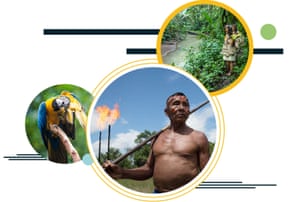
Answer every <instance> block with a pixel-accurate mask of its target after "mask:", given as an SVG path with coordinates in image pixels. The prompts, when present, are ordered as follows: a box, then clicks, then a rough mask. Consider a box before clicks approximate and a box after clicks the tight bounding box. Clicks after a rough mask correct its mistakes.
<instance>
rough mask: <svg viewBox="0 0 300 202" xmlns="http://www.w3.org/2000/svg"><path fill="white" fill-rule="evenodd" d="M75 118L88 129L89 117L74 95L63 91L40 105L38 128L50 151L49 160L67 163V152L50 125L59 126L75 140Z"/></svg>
mask: <svg viewBox="0 0 300 202" xmlns="http://www.w3.org/2000/svg"><path fill="white" fill-rule="evenodd" d="M75 117H76V118H77V119H78V121H79V123H80V125H81V126H82V127H83V128H84V130H85V129H86V121H87V117H86V114H85V111H84V108H83V106H82V105H81V103H80V102H79V100H78V98H76V96H75V95H74V94H73V93H70V92H68V91H62V92H61V94H60V95H58V96H55V97H51V98H49V99H47V100H46V101H44V102H42V103H41V104H40V105H39V109H38V118H37V120H38V128H39V130H40V133H41V136H42V140H43V143H44V145H45V147H46V148H47V151H48V159H49V160H51V161H54V162H57V163H67V152H66V149H65V147H64V145H63V144H62V142H61V141H60V139H59V137H57V136H56V135H54V134H53V133H52V131H51V130H50V125H57V126H59V127H60V128H61V129H62V130H63V131H64V132H65V133H66V135H67V136H68V137H69V138H71V139H73V140H74V139H75Z"/></svg>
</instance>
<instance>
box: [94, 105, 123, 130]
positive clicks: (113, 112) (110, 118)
mask: <svg viewBox="0 0 300 202" xmlns="http://www.w3.org/2000/svg"><path fill="white" fill-rule="evenodd" d="M96 111H97V112H98V113H99V119H98V125H99V127H100V129H101V130H103V129H104V128H105V127H106V126H107V124H109V125H113V124H114V123H115V122H116V120H117V119H118V118H119V117H120V111H119V105H118V104H115V106H114V108H113V109H109V107H108V106H106V105H104V106H99V107H97V108H96Z"/></svg>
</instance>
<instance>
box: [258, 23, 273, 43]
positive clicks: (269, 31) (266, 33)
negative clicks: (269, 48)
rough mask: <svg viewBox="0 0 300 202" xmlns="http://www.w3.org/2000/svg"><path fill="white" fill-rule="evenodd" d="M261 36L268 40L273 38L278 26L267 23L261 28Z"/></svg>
mask: <svg viewBox="0 0 300 202" xmlns="http://www.w3.org/2000/svg"><path fill="white" fill-rule="evenodd" d="M260 34H261V36H262V37H263V38H264V39H266V40H271V39H273V38H274V37H275V35H276V28H275V26H273V25H271V24H265V25H264V26H262V28H261V30H260Z"/></svg>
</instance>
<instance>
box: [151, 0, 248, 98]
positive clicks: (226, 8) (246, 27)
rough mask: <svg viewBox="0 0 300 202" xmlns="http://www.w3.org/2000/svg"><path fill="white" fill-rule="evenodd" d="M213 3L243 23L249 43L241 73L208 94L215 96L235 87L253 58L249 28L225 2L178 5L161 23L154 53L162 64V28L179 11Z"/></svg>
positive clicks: (205, 1) (206, 0)
mask: <svg viewBox="0 0 300 202" xmlns="http://www.w3.org/2000/svg"><path fill="white" fill-rule="evenodd" d="M204 4H205V5H207V4H209V5H214V6H219V7H221V8H223V9H225V10H228V11H230V12H231V13H232V14H233V15H234V16H235V17H236V18H237V19H238V20H239V21H240V22H241V24H242V25H243V27H244V29H245V30H246V33H247V38H248V44H249V47H248V48H249V51H248V60H247V63H246V65H245V67H244V70H243V71H242V73H241V74H240V76H239V77H238V78H237V79H236V80H235V81H234V82H232V83H231V84H229V85H228V86H227V87H225V88H222V89H220V90H217V91H212V92H210V94H211V95H212V96H216V95H220V94H223V93H225V92H227V91H229V90H231V89H232V88H233V87H235V86H236V85H237V84H238V83H239V82H240V81H241V80H242V79H243V78H244V77H245V75H246V73H247V72H248V70H249V67H250V65H251V62H252V58H253V38H252V34H251V32H250V29H249V27H248V25H247V23H246V21H245V20H244V19H243V18H242V16H240V15H239V14H238V13H237V12H236V11H235V10H234V9H233V8H231V7H229V6H228V5H226V4H223V3H220V2H217V1H209V0H199V1H194V2H189V3H187V4H184V5H182V6H180V7H179V8H177V9H176V10H175V11H173V13H171V15H169V16H168V17H167V19H166V20H165V22H164V23H163V25H162V27H161V29H160V31H159V33H158V38H157V43H156V47H157V48H156V55H157V60H158V62H159V63H161V64H163V59H162V54H161V41H162V37H163V33H164V30H165V29H166V27H167V26H168V24H169V22H170V21H171V20H172V19H173V18H174V17H175V16H176V15H177V14H178V13H180V12H182V11H183V10H185V9H187V8H189V7H192V6H196V5H204Z"/></svg>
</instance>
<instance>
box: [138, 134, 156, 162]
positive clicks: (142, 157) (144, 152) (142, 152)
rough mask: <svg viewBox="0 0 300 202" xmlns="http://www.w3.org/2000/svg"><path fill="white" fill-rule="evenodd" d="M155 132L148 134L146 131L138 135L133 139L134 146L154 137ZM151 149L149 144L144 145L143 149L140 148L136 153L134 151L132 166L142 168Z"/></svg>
mask: <svg viewBox="0 0 300 202" xmlns="http://www.w3.org/2000/svg"><path fill="white" fill-rule="evenodd" d="M155 134H156V132H155V131H153V132H150V131H148V130H145V131H144V132H142V133H140V134H139V135H138V136H137V138H136V139H135V141H134V142H135V143H136V144H140V143H141V142H143V141H144V140H146V139H147V138H148V137H150V136H152V135H155ZM150 149H151V143H148V144H146V145H145V146H144V147H142V148H141V149H139V150H138V151H136V152H135V153H134V154H133V163H134V166H137V167H139V166H142V165H144V164H145V163H146V161H147V158H148V156H149V152H150Z"/></svg>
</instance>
